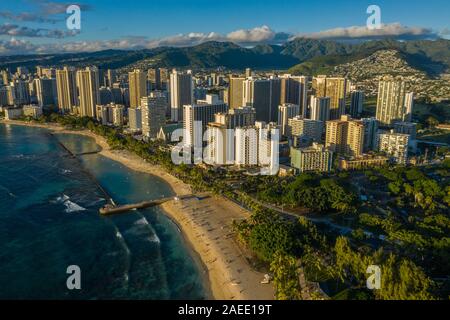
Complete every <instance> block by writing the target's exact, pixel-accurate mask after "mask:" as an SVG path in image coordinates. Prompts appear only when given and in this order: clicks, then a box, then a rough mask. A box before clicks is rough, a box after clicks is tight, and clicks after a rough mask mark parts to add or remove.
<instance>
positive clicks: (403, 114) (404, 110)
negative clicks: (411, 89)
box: [376, 76, 413, 126]
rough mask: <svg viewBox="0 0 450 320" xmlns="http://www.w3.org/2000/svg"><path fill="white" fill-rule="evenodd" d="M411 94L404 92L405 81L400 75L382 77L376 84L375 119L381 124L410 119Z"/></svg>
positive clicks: (386, 124)
mask: <svg viewBox="0 0 450 320" xmlns="http://www.w3.org/2000/svg"><path fill="white" fill-rule="evenodd" d="M412 107H413V94H412V93H409V94H407V92H406V82H405V81H403V79H402V78H401V77H397V78H394V77H390V76H387V77H384V78H383V79H381V80H380V82H379V84H378V98H377V115H376V117H377V120H378V121H379V122H380V124H381V125H383V126H390V125H392V123H393V122H394V121H410V120H411V113H412Z"/></svg>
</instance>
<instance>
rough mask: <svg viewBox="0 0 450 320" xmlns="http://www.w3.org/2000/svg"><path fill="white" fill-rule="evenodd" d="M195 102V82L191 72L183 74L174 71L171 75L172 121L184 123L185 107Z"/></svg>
mask: <svg viewBox="0 0 450 320" xmlns="http://www.w3.org/2000/svg"><path fill="white" fill-rule="evenodd" d="M193 102H194V82H193V81H192V74H191V72H190V71H188V72H187V73H181V72H178V71H177V70H175V69H174V70H173V71H172V73H171V74H170V109H171V114H170V119H171V120H172V121H176V122H179V121H183V113H184V112H183V106H185V105H192V104H193Z"/></svg>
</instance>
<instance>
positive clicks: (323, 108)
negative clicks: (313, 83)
mask: <svg viewBox="0 0 450 320" xmlns="http://www.w3.org/2000/svg"><path fill="white" fill-rule="evenodd" d="M330 101H331V100H330V97H316V96H311V103H310V107H311V114H310V118H311V120H315V121H324V122H325V121H328V120H330Z"/></svg>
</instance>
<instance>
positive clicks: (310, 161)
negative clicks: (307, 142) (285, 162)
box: [291, 143, 333, 172]
mask: <svg viewBox="0 0 450 320" xmlns="http://www.w3.org/2000/svg"><path fill="white" fill-rule="evenodd" d="M332 163H333V152H331V151H329V150H328V149H326V148H325V147H324V145H323V144H317V143H313V145H312V146H310V147H306V148H291V166H292V167H293V168H296V169H297V170H298V171H299V172H307V171H320V172H328V171H330V170H331V165H332Z"/></svg>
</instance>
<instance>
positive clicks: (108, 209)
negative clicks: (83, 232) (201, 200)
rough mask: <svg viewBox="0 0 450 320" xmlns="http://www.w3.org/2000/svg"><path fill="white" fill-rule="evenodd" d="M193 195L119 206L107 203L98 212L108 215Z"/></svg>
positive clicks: (188, 196)
mask: <svg viewBox="0 0 450 320" xmlns="http://www.w3.org/2000/svg"><path fill="white" fill-rule="evenodd" d="M190 197H193V195H184V196H175V197H166V198H161V199H156V200H150V201H142V202H138V203H132V204H126V205H121V206H115V205H110V204H107V205H105V206H104V207H103V208H100V209H99V212H100V214H101V215H103V216H109V215H114V214H119V213H124V212H128V211H131V210H135V209H145V208H150V207H155V206H159V205H161V204H163V203H164V202H168V201H172V200H181V199H186V198H190Z"/></svg>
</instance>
